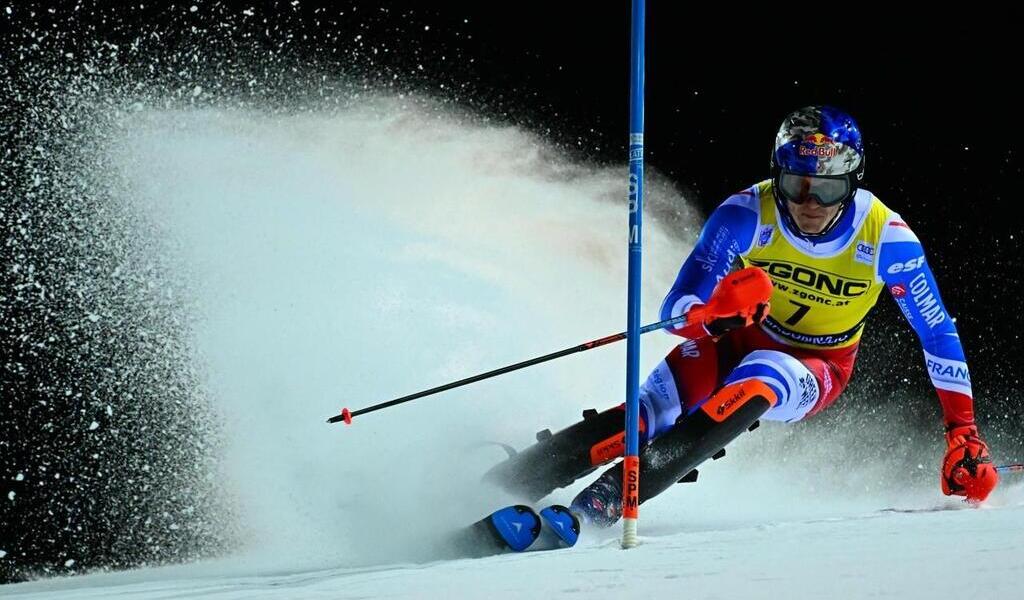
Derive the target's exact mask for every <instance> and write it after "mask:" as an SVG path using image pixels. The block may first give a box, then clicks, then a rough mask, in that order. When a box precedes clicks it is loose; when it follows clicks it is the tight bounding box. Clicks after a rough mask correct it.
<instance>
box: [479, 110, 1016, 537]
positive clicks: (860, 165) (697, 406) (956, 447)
mask: <svg viewBox="0 0 1024 600" xmlns="http://www.w3.org/2000/svg"><path fill="white" fill-rule="evenodd" d="M863 177H864V146H863V141H862V139H861V133H860V130H859V128H858V126H857V124H856V122H855V121H854V120H853V118H852V117H851V116H849V115H848V114H846V113H844V112H843V111H841V110H838V109H836V108H834V107H829V106H810V107H805V108H802V109H800V110H797V111H795V112H793V113H791V114H790V115H788V116H787V117H786V118H785V120H784V121H783V123H782V126H781V127H780V129H779V131H778V134H777V135H776V139H775V145H774V150H773V152H772V157H771V178H770V179H769V180H765V181H762V182H760V183H758V184H756V185H754V186H752V187H750V188H748V189H745V190H743V191H741V192H739V193H738V194H735V195H733V196H730V197H729V198H727V199H726V200H725V202H723V203H722V204H721V205H719V206H718V208H717V209H716V210H715V211H714V212H713V213H712V214H711V216H710V217H709V218H708V221H707V223H706V224H705V225H704V228H703V230H702V231H701V235H700V238H699V239H698V241H697V244H696V246H695V247H694V249H693V251H692V252H691V253H690V255H689V257H687V259H686V261H685V262H684V264H683V265H682V268H681V269H680V271H679V275H678V277H677V278H676V281H675V283H674V285H673V286H672V288H671V290H670V291H669V293H668V295H667V297H666V298H665V300H664V302H663V304H662V309H661V318H662V319H663V320H664V319H669V318H673V317H677V316H680V315H684V314H685V315H687V316H688V317H691V318H688V319H687V323H686V324H685V325H683V326H681V327H680V328H678V329H676V330H674V331H672V332H671V333H674V334H676V335H679V336H682V337H683V338H686V340H685V341H683V342H682V343H681V344H679V346H677V347H676V348H675V349H673V350H672V352H670V353H669V354H668V356H667V357H666V358H665V359H664V360H663V361H662V362H661V363H660V364H659V365H658V366H657V367H656V368H655V369H654V370H653V371H652V372H651V374H650V375H649V377H648V379H647V380H646V382H645V383H644V384H643V385H642V386H641V390H640V405H641V406H640V413H641V414H640V419H641V423H640V428H641V433H640V435H641V448H642V450H641V454H640V456H641V475H640V481H641V485H640V502H643V501H645V500H647V499H649V498H651V497H653V496H654V495H656V494H658V493H660V492H661V491H664V490H665V489H667V488H668V487H670V486H671V485H672V484H673V483H675V482H676V481H677V480H680V479H681V478H682V480H687V478H688V477H689V479H690V480H692V479H693V478H694V477H695V476H696V471H695V470H694V467H695V466H696V465H698V464H700V463H701V462H702V461H704V460H706V459H707V458H709V457H712V458H717V457H718V456H720V455H721V454H723V453H724V450H723V449H724V447H725V445H726V444H728V443H729V442H730V441H731V440H732V439H734V438H735V437H736V436H738V435H739V434H741V433H742V432H743V431H745V430H747V429H752V428H753V427H756V426H757V424H758V419H768V420H774V421H784V422H796V421H800V420H802V419H805V418H807V417H808V416H811V415H814V414H816V413H819V412H821V411H822V410H824V409H825V408H827V407H828V406H829V405H831V404H832V403H833V402H835V401H836V399H837V398H838V396H839V395H840V394H841V393H842V391H843V389H844V388H845V387H846V385H847V383H848V382H849V380H850V375H851V373H852V371H853V364H854V360H855V358H856V355H857V348H858V345H859V340H860V337H861V333H862V331H863V328H864V321H865V317H866V315H867V313H868V311H869V310H870V309H871V307H872V306H873V305H874V304H875V302H876V301H877V299H878V295H879V293H880V292H881V290H882V288H883V287H887V288H888V289H889V293H890V294H891V295H892V297H893V298H894V299H895V301H896V303H897V304H898V305H899V307H900V309H901V311H902V312H903V315H904V316H905V317H906V319H907V320H908V321H909V323H910V325H911V326H912V327H913V329H914V331H915V332H916V333H917V335H918V337H919V339H920V342H921V346H922V348H923V350H924V358H925V365H926V368H927V371H928V374H929V377H930V378H931V381H932V384H933V385H934V387H935V389H936V392H937V393H938V397H939V403H940V405H941V407H942V413H943V417H944V424H945V435H946V443H947V450H946V453H945V456H944V457H943V460H942V464H941V467H940V470H941V477H940V480H941V488H942V492H943V493H944V494H946V495H953V494H955V495H961V496H965V497H966V499H967V500H969V501H971V502H975V503H977V502H981V501H983V500H984V499H985V498H986V497H987V496H988V495H989V493H990V492H991V491H992V489H993V488H994V487H995V486H996V484H997V483H998V474H997V473H996V471H995V468H994V467H993V465H992V464H991V459H990V458H989V450H988V446H987V445H986V443H985V442H984V440H983V439H982V437H981V435H980V433H979V431H978V427H977V425H976V424H975V420H974V410H973V399H972V398H973V396H972V393H971V382H970V377H969V375H968V370H967V364H966V361H965V358H964V352H963V349H962V347H961V345H960V340H959V337H958V335H957V331H956V327H955V325H954V323H953V319H952V318H950V316H949V314H948V313H947V312H946V309H945V308H944V306H943V304H942V300H941V298H940V296H939V290H938V287H937V286H936V283H935V278H934V277H933V275H932V272H931V269H930V268H929V266H928V263H927V261H926V259H925V254H924V251H923V249H922V246H921V243H920V242H919V241H918V239H917V237H916V236H915V235H914V233H913V231H911V229H910V227H909V226H908V225H907V224H906V222H905V221H904V220H903V219H902V218H901V217H900V216H899V215H898V214H896V213H895V212H893V211H892V210H890V209H889V208H888V207H886V206H885V205H884V204H883V203H882V202H881V201H880V200H879V199H878V198H877V197H875V196H874V195H873V194H872V193H871V192H869V191H868V190H866V189H864V188H862V187H860V183H861V181H862V179H863ZM622 429H623V407H622V406H619V407H616V408H613V409H610V410H607V411H605V412H603V413H597V412H596V411H593V410H591V411H585V412H584V420H583V421H581V422H579V423H577V424H575V425H573V426H571V427H569V428H566V429H564V430H562V431H560V432H558V433H556V434H553V435H552V434H551V433H550V432H548V431H544V432H541V434H538V440H539V441H538V443H537V444H536V445H534V446H532V447H530V448H528V449H526V450H525V451H523V452H522V453H520V454H518V455H516V456H514V457H511V458H510V459H509V460H508V461H506V462H504V463H502V464H499V465H497V466H496V467H495V468H494V469H492V470H491V471H490V472H489V473H488V474H487V475H486V476H485V478H486V479H488V480H490V481H493V482H496V483H499V484H501V485H503V486H505V487H506V488H508V489H510V490H513V491H515V492H517V493H520V494H525V495H527V496H531V497H532V498H533V499H539V498H541V497H543V496H545V495H547V494H548V493H550V492H551V491H552V490H553V489H555V488H556V487H564V486H566V485H569V484H571V483H572V482H573V481H575V480H576V479H578V478H579V477H581V476H583V475H585V474H586V473H588V472H591V471H593V470H594V469H596V468H598V467H599V466H601V465H603V464H605V463H608V462H611V461H612V460H614V459H615V458H616V457H618V456H621V455H622V450H623V447H624V445H623V433H622ZM621 485H622V465H621V464H619V465H616V466H615V467H612V468H610V469H608V470H607V471H606V472H605V473H604V474H603V475H601V476H600V477H599V478H598V479H597V480H596V481H594V482H593V483H592V484H591V485H589V486H588V487H587V488H585V489H584V490H583V491H581V492H580V493H579V494H578V495H577V496H576V498H575V499H574V500H573V502H572V506H571V509H572V511H573V513H575V514H576V515H578V516H579V517H580V518H581V519H582V520H583V521H584V522H589V523H592V524H596V525H599V526H609V525H611V524H613V523H615V522H616V521H617V520H618V519H619V517H620V516H621V513H622V491H621Z"/></svg>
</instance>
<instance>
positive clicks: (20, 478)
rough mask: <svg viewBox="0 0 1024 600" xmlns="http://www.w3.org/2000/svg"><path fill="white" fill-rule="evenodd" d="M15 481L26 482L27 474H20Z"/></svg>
mask: <svg viewBox="0 0 1024 600" xmlns="http://www.w3.org/2000/svg"><path fill="white" fill-rule="evenodd" d="M14 480H15V481H25V474H24V473H18V475H17V476H15V478H14Z"/></svg>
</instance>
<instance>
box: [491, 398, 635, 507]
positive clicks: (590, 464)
mask: <svg viewBox="0 0 1024 600" xmlns="http://www.w3.org/2000/svg"><path fill="white" fill-rule="evenodd" d="M583 417H584V418H583V420H582V421H580V422H578V423H576V424H575V425H572V426H570V427H567V428H565V429H563V430H561V431H559V432H558V433H555V434H551V432H550V431H546V430H545V431H542V432H540V433H538V434H537V440H538V441H537V443H536V444H534V445H532V446H530V447H529V448H527V449H525V450H523V451H522V452H520V453H519V454H516V455H515V456H512V457H510V458H509V459H508V460H506V461H505V462H502V463H500V464H498V465H496V466H495V467H494V468H492V469H491V470H490V471H488V472H487V473H486V474H484V477H483V480H484V481H486V482H488V483H493V484H495V485H497V486H499V487H501V488H503V489H505V490H507V491H508V492H510V493H512V494H514V495H517V496H522V497H523V498H524V499H526V500H529V501H531V502H534V501H536V500H539V499H541V498H543V497H544V496H547V495H548V494H550V493H551V492H552V491H554V490H555V489H556V488H560V487H565V486H567V485H570V484H572V483H573V482H574V481H576V480H577V479H579V478H580V477H582V476H584V475H586V474H587V473H590V472H591V471H593V470H594V469H596V468H597V467H599V466H601V465H602V464H605V463H607V462H609V461H611V460H614V459H615V458H617V457H619V456H622V451H623V448H624V439H625V438H624V435H623V427H624V424H625V413H624V411H623V409H622V407H621V406H620V407H616V408H612V409H609V410H606V411H604V412H602V413H598V412H597V411H595V410H588V411H584V412H583ZM641 425H642V424H641Z"/></svg>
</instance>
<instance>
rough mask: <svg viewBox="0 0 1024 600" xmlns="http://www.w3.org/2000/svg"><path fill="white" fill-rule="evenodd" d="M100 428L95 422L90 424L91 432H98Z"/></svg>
mask: <svg viewBox="0 0 1024 600" xmlns="http://www.w3.org/2000/svg"><path fill="white" fill-rule="evenodd" d="M99 428H100V424H99V423H97V422H96V421H93V422H92V423H89V431H95V430H97V429H99Z"/></svg>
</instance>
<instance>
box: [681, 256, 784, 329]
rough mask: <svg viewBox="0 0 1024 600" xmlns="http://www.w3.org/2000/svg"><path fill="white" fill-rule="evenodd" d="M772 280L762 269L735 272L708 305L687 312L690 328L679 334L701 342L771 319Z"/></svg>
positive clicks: (724, 282) (718, 287)
mask: <svg viewBox="0 0 1024 600" xmlns="http://www.w3.org/2000/svg"><path fill="white" fill-rule="evenodd" d="M771 296H772V280H771V278H769V277H768V274H767V273H765V272H764V271H763V270H762V269H761V268H760V267H746V268H743V269H739V270H738V271H733V272H732V273H729V274H728V275H726V276H725V278H723V279H722V281H719V282H718V285H716V286H715V290H714V291H713V292H711V298H710V299H708V302H707V304H694V305H693V306H691V307H690V310H688V311H687V312H686V317H687V320H686V325H685V326H683V327H681V328H679V329H676V330H674V331H673V333H675V334H676V335H679V336H682V337H685V338H688V339H691V340H692V339H697V338H702V337H707V336H709V335H711V336H714V337H719V336H722V335H725V334H726V333H727V332H729V331H732V330H733V329H739V328H740V327H747V326H750V325H753V324H755V323H760V322H761V321H763V320H764V318H765V317H767V316H768V312H769V310H770V308H771V307H770V303H769V301H768V300H769V299H770V298H771Z"/></svg>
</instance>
